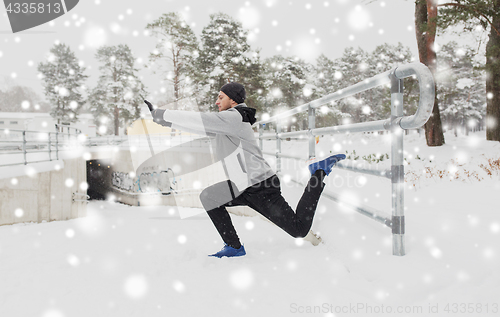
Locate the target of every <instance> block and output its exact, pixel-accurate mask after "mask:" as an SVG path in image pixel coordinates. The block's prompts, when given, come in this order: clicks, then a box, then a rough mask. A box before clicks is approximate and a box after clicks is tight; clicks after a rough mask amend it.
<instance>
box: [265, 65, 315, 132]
mask: <svg viewBox="0 0 500 317" xmlns="http://www.w3.org/2000/svg"><path fill="white" fill-rule="evenodd" d="M263 68H264V70H265V71H264V77H265V87H266V93H265V94H264V97H263V98H264V107H263V111H264V113H268V114H269V115H275V114H277V113H280V112H283V111H286V110H289V109H292V108H295V107H297V106H300V105H302V104H304V103H306V102H307V101H310V100H312V97H313V94H314V91H315V88H314V86H313V85H311V84H308V78H307V75H308V73H310V72H311V71H312V69H310V68H312V67H311V66H310V65H308V64H307V63H305V62H304V61H303V60H300V59H299V58H296V57H283V56H279V55H275V56H272V57H270V58H267V59H266V60H265V61H264V63H263ZM306 115H307V112H306V113H305V114H304V113H301V114H298V115H296V116H295V117H292V118H287V119H286V129H283V131H287V130H288V131H290V129H291V127H292V125H295V126H297V125H298V124H299V123H300V122H301V121H302V120H303V119H304V118H305V116H306Z"/></svg>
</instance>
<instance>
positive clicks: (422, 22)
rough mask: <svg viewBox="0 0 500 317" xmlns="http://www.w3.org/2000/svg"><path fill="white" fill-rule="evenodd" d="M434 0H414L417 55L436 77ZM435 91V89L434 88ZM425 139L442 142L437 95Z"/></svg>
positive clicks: (435, 13)
mask: <svg viewBox="0 0 500 317" xmlns="http://www.w3.org/2000/svg"><path fill="white" fill-rule="evenodd" d="M436 4H437V1H436V0H415V33H416V37H417V45H418V55H419V59H420V62H421V63H422V64H424V65H426V66H427V67H429V69H430V71H431V73H432V75H433V76H434V78H436V68H437V67H436V64H437V62H436V52H435V51H434V40H435V38H436V20H437V6H436ZM436 91H437V89H436ZM424 128H425V139H426V141H427V145H428V146H441V145H443V144H444V135H443V128H442V124H441V115H440V113H439V106H438V99H437V95H436V97H435V99H434V107H433V109H432V115H431V117H430V118H429V121H427V123H426V124H425V125H424Z"/></svg>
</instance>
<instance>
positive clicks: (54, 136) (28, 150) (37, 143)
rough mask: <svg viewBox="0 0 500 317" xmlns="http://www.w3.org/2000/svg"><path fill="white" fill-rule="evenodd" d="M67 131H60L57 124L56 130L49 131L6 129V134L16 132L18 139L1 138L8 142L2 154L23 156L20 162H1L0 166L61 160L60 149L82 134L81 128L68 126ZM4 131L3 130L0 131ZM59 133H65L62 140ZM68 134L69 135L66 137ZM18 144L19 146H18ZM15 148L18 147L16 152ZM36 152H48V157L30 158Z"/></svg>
mask: <svg viewBox="0 0 500 317" xmlns="http://www.w3.org/2000/svg"><path fill="white" fill-rule="evenodd" d="M64 127H65V128H67V133H66V132H59V128H58V125H56V132H47V131H33V130H17V129H4V130H3V134H4V135H10V134H11V133H12V134H15V135H14V137H15V138H16V139H17V140H12V139H2V138H0V144H2V143H5V144H7V145H6V146H4V147H0V155H16V154H17V155H22V156H23V158H22V160H20V162H16V163H9V164H5V163H3V162H0V166H15V165H27V164H29V163H42V162H50V161H53V160H59V151H61V150H63V149H64V148H66V146H67V145H68V144H70V142H69V141H71V139H73V138H74V139H75V140H78V135H80V134H81V131H80V130H79V129H76V128H73V127H67V126H64ZM71 130H74V132H75V133H71ZM0 133H2V131H0ZM29 134H36V135H38V136H40V135H44V136H46V137H44V138H43V139H41V140H40V139H37V138H36V137H31V138H30V137H29ZM59 135H63V138H62V141H60V138H59ZM66 136H67V137H66ZM16 145H17V147H16ZM41 148H47V150H41ZM15 149H18V151H17V152H16V151H15ZM52 152H55V158H54V157H52ZM36 153H48V157H47V159H41V160H40V159H39V157H37V159H36V160H35V158H33V159H29V158H28V155H29V154H36Z"/></svg>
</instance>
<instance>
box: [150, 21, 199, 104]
mask: <svg viewBox="0 0 500 317" xmlns="http://www.w3.org/2000/svg"><path fill="white" fill-rule="evenodd" d="M146 29H147V30H150V31H151V34H152V36H154V37H156V38H157V39H158V42H157V44H156V49H155V50H154V51H153V52H152V53H150V55H149V60H150V62H151V65H150V66H149V67H150V68H152V69H153V70H154V72H156V71H161V72H162V73H163V74H164V75H165V79H166V81H167V82H169V83H171V84H172V87H173V93H174V98H173V102H174V108H176V109H182V108H184V107H182V105H181V104H182V102H181V104H179V102H180V100H182V99H184V98H186V97H189V96H190V95H191V93H192V92H193V88H192V87H191V85H190V84H191V83H192V79H191V78H190V77H189V73H190V71H191V72H192V71H193V70H190V69H189V68H188V66H189V65H190V64H192V59H193V58H194V57H195V56H197V54H198V42H197V39H196V36H195V34H194V32H193V31H192V29H191V28H190V27H189V25H187V24H186V22H184V21H182V19H181V18H180V16H179V15H178V14H177V13H174V12H170V13H166V14H163V15H162V16H161V17H160V18H158V19H156V20H155V21H153V22H152V23H149V24H148V25H147V26H146Z"/></svg>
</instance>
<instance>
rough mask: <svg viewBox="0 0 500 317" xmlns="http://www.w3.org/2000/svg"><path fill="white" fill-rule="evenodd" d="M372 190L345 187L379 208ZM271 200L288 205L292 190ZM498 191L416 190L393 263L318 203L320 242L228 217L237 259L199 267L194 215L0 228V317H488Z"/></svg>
mask: <svg viewBox="0 0 500 317" xmlns="http://www.w3.org/2000/svg"><path fill="white" fill-rule="evenodd" d="M416 142H417V141H416ZM457 142H458V143H457V144H459V143H460V140H457ZM448 143H449V145H447V146H448V147H449V150H450V151H451V149H453V146H455V145H453V142H452V140H449V141H448ZM419 146H420V147H421V149H422V150H421V151H420V155H421V156H422V157H424V156H425V155H426V154H425V153H422V152H425V151H424V147H422V145H419ZM477 150H478V151H479V153H481V154H484V153H487V154H491V155H497V152H496V151H498V147H496V145H495V151H492V150H488V149H487V148H479V149H477ZM436 151H440V150H436ZM450 153H451V152H450ZM435 155H436V156H437V157H439V156H440V155H441V154H439V153H437V154H435ZM443 155H444V154H443ZM412 162H413V161H412ZM444 162H445V159H444V158H443V160H442V161H441V162H436V164H437V166H439V164H444ZM410 166H412V165H411V164H410ZM410 170H411V169H410ZM339 173H340V172H339ZM385 181H386V180H380V182H385ZM378 182H379V180H373V179H372V178H368V179H367V180H365V181H364V182H363V183H364V184H365V185H364V186H362V187H361V188H357V189H358V190H360V191H361V194H360V195H361V197H363V198H364V199H363V200H365V201H368V203H373V204H374V205H377V204H379V205H383V204H382V203H380V202H379V201H381V200H384V201H385V202H384V204H386V203H387V202H388V201H389V207H390V200H388V197H389V193H388V187H389V186H387V189H386V188H384V189H381V188H380V187H381V186H382V185H380V184H379V183H378ZM385 184H388V183H385ZM330 187H335V186H330ZM283 192H284V195H285V197H287V199H288V200H289V202H290V204H291V205H292V206H295V204H296V202H297V200H298V197H300V194H301V189H299V188H296V187H294V186H283ZM499 192H500V182H499V181H498V175H496V176H495V177H489V178H485V179H484V180H482V181H475V180H470V181H469V180H468V181H461V180H456V181H449V180H447V179H437V180H436V179H428V180H421V181H419V182H418V186H416V187H415V189H412V190H406V196H405V202H406V207H407V214H406V216H407V219H406V221H407V227H406V232H407V251H408V254H407V255H406V256H404V257H395V256H392V254H391V253H392V252H391V234H390V229H388V228H386V227H383V226H382V225H380V224H378V223H375V222H373V221H372V220H370V219H368V218H366V217H364V216H362V215H359V214H357V213H354V212H351V211H349V210H348V209H345V208H342V207H340V206H339V205H338V204H336V203H334V202H332V201H330V200H328V199H325V198H322V199H321V200H320V204H319V207H318V211H317V215H316V218H315V222H314V224H313V229H314V230H315V231H316V232H320V234H321V236H322V238H323V240H324V241H325V243H324V244H321V245H319V246H317V247H314V246H312V245H311V244H309V243H307V242H305V243H304V242H303V241H302V240H301V239H297V240H295V239H293V238H290V237H289V236H288V235H287V234H286V233H284V232H282V231H281V230H280V229H278V228H277V227H275V226H274V225H272V224H270V223H268V222H266V221H263V220H261V219H260V218H258V217H236V216H233V221H234V223H235V226H236V228H237V230H238V232H239V235H240V238H241V240H242V242H243V243H244V244H245V248H246V250H247V256H245V257H241V258H232V259H228V258H223V259H217V258H211V257H208V256H207V254H210V253H213V252H215V251H217V250H219V249H220V248H221V247H222V243H221V240H220V238H219V236H218V234H217V232H216V230H215V229H214V227H213V225H212V224H211V222H210V220H209V219H208V217H207V216H206V215H205V214H204V213H203V214H201V215H198V216H195V217H191V218H187V219H184V220H180V219H179V216H178V215H177V214H170V213H169V210H168V208H167V207H130V206H125V205H121V204H116V203H113V202H107V201H93V202H91V203H89V205H88V217H86V218H81V219H74V220H69V221H60V222H51V223H42V224H17V225H12V226H2V227H0V316H2V317H3V316H6V317H17V316H19V317H25V316H40V317H61V316H64V317H73V316H74V317H80V316H82V317H83V316H85V317H86V316H202V315H203V316H288V315H292V316H297V315H298V316H375V315H389V316H391V315H392V316H429V315H439V316H442V315H449V316H499V315H500V307H499V306H500V300H499V299H498V294H500V274H499V272H500V271H499V269H498V268H499V267H500V265H499V264H500V254H499V252H500V245H499V242H498V241H499V235H500V220H499V219H500V217H499V216H498V207H497V206H498V202H500V201H499V200H498V194H499ZM437 312H438V313H439V314H437Z"/></svg>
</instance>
